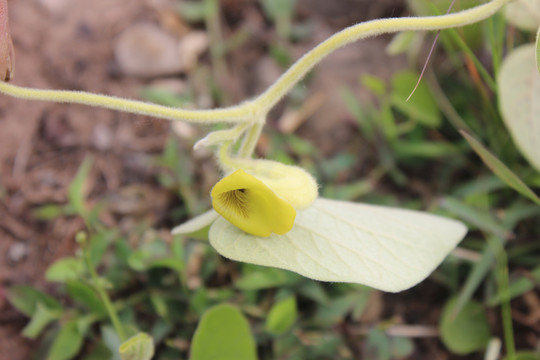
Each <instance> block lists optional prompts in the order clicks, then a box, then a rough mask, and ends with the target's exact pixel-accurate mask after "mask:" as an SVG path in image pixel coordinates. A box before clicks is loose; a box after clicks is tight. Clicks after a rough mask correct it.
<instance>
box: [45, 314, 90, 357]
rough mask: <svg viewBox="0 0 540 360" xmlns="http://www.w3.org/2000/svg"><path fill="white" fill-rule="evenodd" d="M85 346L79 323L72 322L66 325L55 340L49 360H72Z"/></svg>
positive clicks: (50, 350)
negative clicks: (83, 345)
mask: <svg viewBox="0 0 540 360" xmlns="http://www.w3.org/2000/svg"><path fill="white" fill-rule="evenodd" d="M82 344H83V334H82V333H81V331H80V330H79V327H78V326H77V321H75V320H71V321H69V322H67V323H66V324H64V325H63V326H62V328H61V329H60V331H59V332H58V334H57V335H56V338H55V339H54V341H53V343H52V345H51V348H50V349H49V354H48V356H47V360H68V359H72V358H73V357H74V356H75V355H77V353H78V352H79V350H80V349H81V346H82Z"/></svg>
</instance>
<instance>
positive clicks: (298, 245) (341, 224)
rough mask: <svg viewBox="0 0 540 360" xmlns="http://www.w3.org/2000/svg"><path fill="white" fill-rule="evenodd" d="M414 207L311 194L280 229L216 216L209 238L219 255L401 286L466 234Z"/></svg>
mask: <svg viewBox="0 0 540 360" xmlns="http://www.w3.org/2000/svg"><path fill="white" fill-rule="evenodd" d="M466 230H467V229H466V227H465V226H464V225H463V224H462V223H460V222H458V221H455V220H450V219H445V218H442V217H439V216H435V215H431V214H427V213H422V212H418V211H411V210H404V209H396V208H389V207H382V206H374V205H366V204H358V203H352V202H345V201H335V200H328V199H322V198H319V199H317V200H316V201H315V202H314V203H313V205H312V206H310V207H308V208H307V209H305V210H302V211H298V213H297V216H296V220H295V225H294V227H293V228H292V230H291V231H290V232H288V233H287V234H285V235H276V234H272V235H271V236H269V237H265V238H260V237H256V236H252V235H248V234H246V233H244V232H243V231H241V230H239V229H238V228H236V227H235V226H233V225H231V224H230V223H229V222H227V221H226V220H225V219H223V218H218V219H217V220H216V222H215V223H214V224H213V225H212V227H211V228H210V242H211V244H212V246H214V248H215V249H216V250H217V251H218V252H219V253H220V254H221V255H223V256H225V257H227V258H230V259H233V260H237V261H243V262H247V263H253V264H258V265H264V266H272V267H277V268H282V269H286V270H291V271H294V272H297V273H299V274H301V275H304V276H306V277H309V278H312V279H315V280H321V281H334V282H352V283H360V284H365V285H368V286H371V287H374V288H377V289H381V290H384V291H391V292H396V291H401V290H405V289H407V288H410V287H411V286H414V285H416V284H417V283H419V282H420V281H422V280H424V279H425V278H426V277H427V276H428V275H429V274H430V273H431V272H432V271H433V270H434V269H435V268H436V267H437V266H438V265H439V264H440V263H441V262H442V261H443V260H444V258H445V257H446V255H448V253H449V252H450V251H452V250H453V249H454V247H455V246H456V245H457V243H458V242H459V241H461V239H462V238H463V236H464V235H465V233H466Z"/></svg>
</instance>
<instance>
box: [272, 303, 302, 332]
mask: <svg viewBox="0 0 540 360" xmlns="http://www.w3.org/2000/svg"><path fill="white" fill-rule="evenodd" d="M297 316H298V312H297V310H296V298H295V297H294V296H290V297H288V298H286V299H283V300H281V301H278V302H277V303H276V304H274V306H272V308H271V309H270V312H269V313H268V317H267V318H266V330H267V331H268V332H269V333H271V334H274V335H281V334H283V333H284V332H286V331H287V330H289V329H290V328H291V327H292V326H293V324H294V322H295V321H296V317H297Z"/></svg>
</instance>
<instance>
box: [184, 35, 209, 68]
mask: <svg viewBox="0 0 540 360" xmlns="http://www.w3.org/2000/svg"><path fill="white" fill-rule="evenodd" d="M208 44H209V40H208V35H207V34H206V32H204V31H192V32H190V33H188V34H186V35H185V36H183V37H182V39H180V44H179V46H178V51H179V53H180V57H181V58H182V63H183V65H184V68H185V69H186V70H192V69H193V68H194V67H195V66H196V65H197V62H198V60H199V56H201V55H202V53H204V52H205V51H206V49H208Z"/></svg>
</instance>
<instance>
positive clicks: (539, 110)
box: [497, 1, 540, 171]
mask: <svg viewBox="0 0 540 360" xmlns="http://www.w3.org/2000/svg"><path fill="white" fill-rule="evenodd" d="M539 2H540V1H539ZM510 5H511V4H510ZM535 57H536V50H535V45H534V44H527V45H522V46H520V47H518V48H516V49H514V50H512V51H511V52H510V53H509V54H508V56H506V58H505V59H504V60H503V63H502V65H501V69H500V72H499V76H498V79H497V83H498V87H499V93H498V98H499V107H500V109H501V115H502V118H503V121H504V124H505V125H506V128H507V129H508V130H509V131H510V135H512V139H513V140H514V143H515V144H516V146H517V147H518V149H519V150H520V151H521V153H522V154H523V156H524V157H525V158H526V159H527V160H528V161H529V163H530V164H531V165H532V166H533V167H534V168H536V170H538V171H540V101H539V99H540V74H539V73H538V63H537V61H536V58H535Z"/></svg>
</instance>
